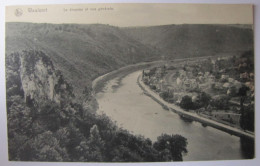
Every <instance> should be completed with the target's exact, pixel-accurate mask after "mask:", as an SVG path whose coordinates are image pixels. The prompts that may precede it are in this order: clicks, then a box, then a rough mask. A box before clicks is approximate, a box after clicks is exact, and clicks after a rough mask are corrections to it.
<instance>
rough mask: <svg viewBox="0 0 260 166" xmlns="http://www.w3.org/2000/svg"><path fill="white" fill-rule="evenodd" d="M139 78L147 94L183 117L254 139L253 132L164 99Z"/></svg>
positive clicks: (140, 84)
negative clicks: (192, 111) (182, 107)
mask: <svg viewBox="0 0 260 166" xmlns="http://www.w3.org/2000/svg"><path fill="white" fill-rule="evenodd" d="M137 80H138V81H137V82H138V85H139V86H140V87H141V89H142V90H144V91H145V94H147V95H148V96H150V97H151V98H152V99H153V100H155V101H156V102H158V103H159V104H161V105H162V106H163V108H165V109H168V110H171V111H173V112H175V113H177V114H179V115H180V116H181V117H184V118H187V119H190V120H195V121H198V122H200V123H201V124H202V125H206V126H211V127H213V128H216V129H219V130H221V131H224V132H227V133H229V134H231V135H236V136H239V137H246V138H250V139H252V140H254V135H253V134H252V133H247V132H245V131H242V130H239V129H237V128H234V127H231V126H228V125H225V124H222V123H218V122H216V121H213V120H210V119H207V118H203V117H201V116H198V115H196V114H195V113H191V112H187V111H184V110H183V109H181V108H180V107H178V106H176V105H174V104H170V103H168V102H166V101H164V100H163V99H162V98H161V97H160V96H159V95H158V94H157V93H156V92H154V91H152V90H151V89H150V88H149V87H148V86H146V85H145V84H144V83H143V82H142V81H141V75H139V76H138V78H137Z"/></svg>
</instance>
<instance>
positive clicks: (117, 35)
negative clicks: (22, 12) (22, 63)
mask: <svg viewBox="0 0 260 166" xmlns="http://www.w3.org/2000/svg"><path fill="white" fill-rule="evenodd" d="M25 49H36V50H42V51H43V52H45V53H46V54H47V55H49V56H50V58H51V59H52V61H53V62H54V65H55V66H56V68H58V69H59V70H61V71H62V73H63V75H64V76H65V78H66V79H67V80H68V81H69V82H70V83H71V84H73V87H75V90H76V92H77V93H81V91H82V89H83V87H84V86H86V85H90V83H91V80H93V79H94V78H95V77H97V76H99V75H101V74H104V73H107V72H108V71H112V70H115V69H117V68H119V67H122V66H125V65H127V64H132V63H136V62H140V61H149V60H153V59H155V58H154V57H156V56H155V53H154V51H153V50H152V49H151V48H149V47H148V46H145V45H144V44H141V43H140V42H138V41H135V40H134V39H132V38H130V37H128V36H127V35H126V34H125V33H124V32H123V31H122V30H120V29H119V28H117V27H113V26H108V25H100V24H95V25H79V24H60V25H56V24H32V23H7V24H6V55H7V56H8V55H9V54H10V53H12V52H16V51H21V50H25Z"/></svg>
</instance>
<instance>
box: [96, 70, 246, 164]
mask: <svg viewBox="0 0 260 166" xmlns="http://www.w3.org/2000/svg"><path fill="white" fill-rule="evenodd" d="M139 75H140V71H138V72H134V73H131V74H129V75H127V76H125V77H123V78H122V79H120V78H119V77H117V78H114V79H112V80H110V81H108V82H107V84H106V86H105V87H104V88H103V91H102V92H99V93H97V94H96V98H97V101H98V104H99V110H98V112H97V113H99V114H101V113H105V114H106V115H107V116H109V117H110V118H111V119H112V120H113V121H116V123H117V125H118V126H120V127H122V128H124V129H127V130H129V131H130V132H131V133H133V134H140V135H143V136H145V137H146V138H150V139H151V140H152V141H156V139H157V137H158V136H160V135H161V134H162V133H167V134H180V135H182V136H184V137H186V138H187V140H188V146H187V149H188V154H187V155H186V156H184V161H196V160H225V159H228V160H231V159H243V158H245V157H244V155H243V152H242V150H241V144H240V138H239V137H236V136H232V135H230V134H228V133H225V132H222V131H220V130H217V129H214V128H212V127H203V126H202V125H201V124H200V123H198V122H185V121H184V120H182V119H180V117H179V115H177V114H175V113H173V112H171V111H167V110H164V109H163V108H162V106H161V105H160V104H158V103H157V102H155V101H154V100H152V99H151V98H150V97H148V96H146V95H145V94H144V93H143V91H142V89H141V88H140V87H139V86H138V84H137V78H138V76H139Z"/></svg>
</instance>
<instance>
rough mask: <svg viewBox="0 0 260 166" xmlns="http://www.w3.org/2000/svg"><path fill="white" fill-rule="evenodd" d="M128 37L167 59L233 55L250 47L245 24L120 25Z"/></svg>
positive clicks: (249, 32) (250, 35)
mask: <svg viewBox="0 0 260 166" xmlns="http://www.w3.org/2000/svg"><path fill="white" fill-rule="evenodd" d="M123 30H124V32H126V33H127V34H128V35H129V36H131V37H132V38H134V39H135V40H138V41H140V42H141V43H143V44H145V45H149V46H152V47H154V48H155V49H158V50H160V52H161V53H162V54H164V56H166V57H167V58H181V57H182V58H183V57H194V56H195V57H196V56H214V55H216V54H225V53H226V54H234V53H241V52H244V51H246V50H252V49H253V29H252V25H248V24H245V25H244V24H228V25H224V24H178V25H174V24H173V25H161V26H151V27H129V28H123Z"/></svg>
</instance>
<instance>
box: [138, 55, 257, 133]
mask: <svg viewBox="0 0 260 166" xmlns="http://www.w3.org/2000/svg"><path fill="white" fill-rule="evenodd" d="M245 54H246V55H242V56H233V57H214V58H213V57H210V58H205V59H203V60H202V59H198V60H185V61H183V62H179V63H174V62H168V63H167V64H165V65H163V66H160V67H154V68H150V69H146V70H143V74H142V80H143V82H144V83H145V84H146V85H148V86H149V87H150V89H152V90H153V91H155V92H157V93H158V94H159V95H160V97H161V98H163V99H164V100H165V101H167V102H169V103H173V104H176V105H178V106H180V107H181V108H183V109H184V110H186V111H189V112H194V113H196V114H198V115H200V116H202V117H206V118H209V119H212V120H215V121H217V122H220V123H224V124H227V125H229V126H232V127H236V128H243V129H246V130H250V131H253V130H254V129H253V127H252V126H253V124H251V123H252V122H248V121H254V118H252V117H254V114H253V113H254V72H253V71H254V65H253V59H252V57H250V56H247V54H249V53H245ZM249 119H250V120H249ZM244 123H246V124H244ZM245 126H246V127H245Z"/></svg>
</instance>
